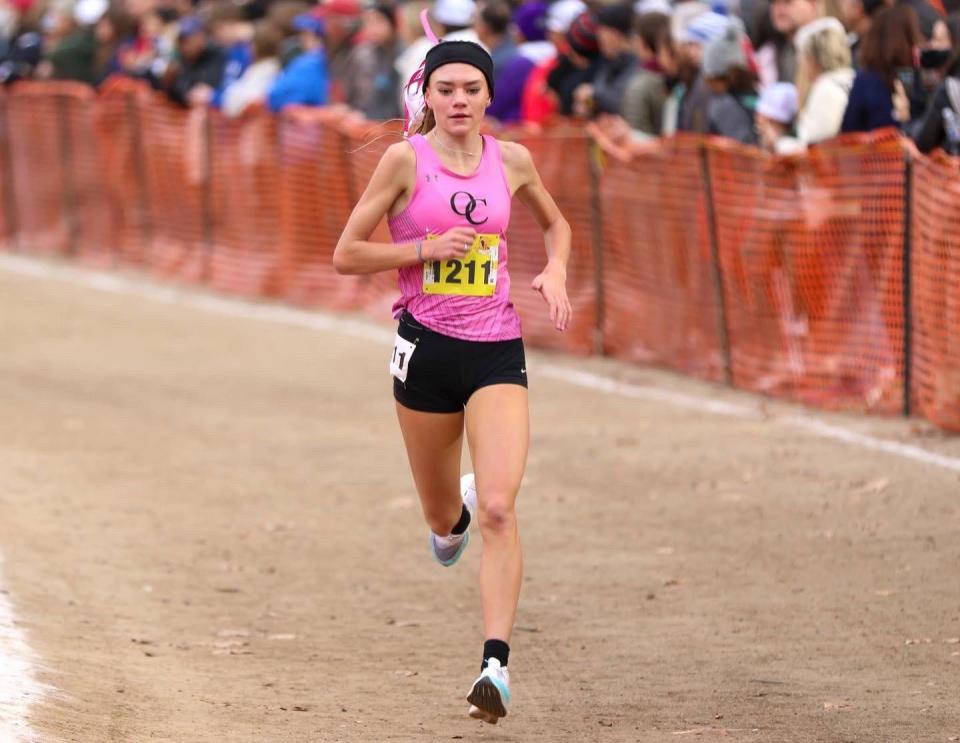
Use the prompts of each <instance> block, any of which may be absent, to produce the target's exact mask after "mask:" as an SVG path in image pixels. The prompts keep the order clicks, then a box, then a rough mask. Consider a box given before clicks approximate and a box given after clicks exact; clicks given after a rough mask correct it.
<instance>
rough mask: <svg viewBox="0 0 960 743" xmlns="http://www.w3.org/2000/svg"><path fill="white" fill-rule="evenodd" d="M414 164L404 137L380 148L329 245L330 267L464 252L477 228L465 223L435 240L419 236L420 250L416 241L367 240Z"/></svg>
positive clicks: (380, 266)
mask: <svg viewBox="0 0 960 743" xmlns="http://www.w3.org/2000/svg"><path fill="white" fill-rule="evenodd" d="M416 168H417V164H416V156H415V155H414V154H413V150H412V149H411V148H410V146H409V145H408V144H407V143H406V142H398V143H397V144H394V145H391V146H390V147H389V148H388V149H387V151H386V152H384V153H383V157H382V158H380V162H379V163H378V164H377V168H376V170H374V172H373V175H372V176H371V177H370V182H369V183H368V184H367V188H366V190H365V191H364V192H363V195H362V196H361V197H360V200H359V201H358V202H357V205H356V206H355V207H354V208H353V212H352V213H351V214H350V218H349V219H348V220H347V224H346V225H345V226H344V228H343V232H342V233H341V234H340V240H339V241H338V242H337V247H336V248H335V249H334V251H333V267H334V268H335V269H336V270H337V273H343V274H367V273H378V272H380V271H390V270H392V269H395V268H401V267H403V266H414V265H416V264H418V263H421V262H422V261H425V260H446V259H449V258H459V257H462V256H463V254H464V253H466V251H467V248H468V247H469V244H470V243H471V242H473V238H474V235H475V234H476V233H475V231H474V230H473V229H470V228H465V227H455V228H453V229H452V230H448V231H447V232H445V233H444V234H443V235H441V236H439V237H438V238H437V239H436V240H426V239H425V240H423V241H421V243H420V256H418V255H417V243H416V242H409V243H402V244H397V243H392V242H391V243H378V242H370V235H371V234H373V231H374V230H375V229H376V227H377V225H378V224H380V220H381V219H383V218H384V217H385V216H386V215H387V214H389V213H390V210H391V208H392V207H393V205H394V204H395V203H396V201H397V199H399V198H400V197H401V196H403V194H404V193H406V192H407V191H408V190H410V189H411V188H412V187H413V181H414V178H415V174H416Z"/></svg>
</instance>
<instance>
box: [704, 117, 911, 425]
mask: <svg viewBox="0 0 960 743" xmlns="http://www.w3.org/2000/svg"><path fill="white" fill-rule="evenodd" d="M708 151H709V163H710V177H711V182H712V187H713V197H714V204H715V211H716V219H717V236H718V243H719V252H720V267H721V272H722V277H723V286H724V297H725V311H726V317H727V328H728V333H729V343H730V350H731V366H732V377H733V383H734V385H735V386H737V387H741V388H744V389H749V390H755V391H758V392H764V393H768V394H774V395H776V396H778V397H785V398H788V399H794V400H799V401H802V402H805V403H808V404H813V405H817V406H822V407H828V408H839V407H842V408H859V409H868V410H876V411H882V412H888V413H894V412H897V411H899V410H900V409H901V408H902V405H903V359H904V333H903V273H902V271H903V198H904V188H903V185H904V155H903V149H902V146H901V145H900V143H899V140H898V139H897V138H895V137H892V136H889V135H880V136H875V137H871V138H861V139H857V140H845V141H837V142H832V143H830V144H825V145H823V146H821V147H818V148H815V149H813V150H811V152H810V154H809V155H808V156H806V157H804V158H801V159H796V160H793V161H783V160H777V159H774V158H770V157H768V156H765V155H763V154H762V153H760V152H759V151H758V150H756V149H751V148H747V147H742V146H739V145H734V144H730V143H723V144H720V143H711V144H709V145H708Z"/></svg>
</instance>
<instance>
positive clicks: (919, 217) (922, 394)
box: [911, 155, 960, 431]
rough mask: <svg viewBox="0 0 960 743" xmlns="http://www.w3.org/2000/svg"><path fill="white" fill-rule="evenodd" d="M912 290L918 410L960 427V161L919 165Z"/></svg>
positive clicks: (940, 423) (940, 158) (943, 159)
mask: <svg viewBox="0 0 960 743" xmlns="http://www.w3.org/2000/svg"><path fill="white" fill-rule="evenodd" d="M912 224H913V235H912V237H913V240H912V260H911V266H912V279H913V281H912V287H913V289H912V293H913V302H912V306H913V311H912V312H911V317H912V327H913V349H914V351H913V378H912V382H913V384H912V391H913V400H914V405H915V408H914V409H915V411H916V412H917V413H921V414H923V415H924V416H926V417H927V418H929V419H930V420H931V421H933V422H934V423H936V424H937V425H938V426H942V427H943V428H947V429H950V430H952V431H960V164H958V161H957V160H955V159H952V158H948V157H946V156H943V155H940V156H938V157H935V158H924V157H918V158H917V159H916V160H915V162H914V164H913V222H912Z"/></svg>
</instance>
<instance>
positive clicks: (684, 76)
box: [663, 6, 733, 135]
mask: <svg viewBox="0 0 960 743" xmlns="http://www.w3.org/2000/svg"><path fill="white" fill-rule="evenodd" d="M681 7H682V6H681ZM673 20H674V21H676V17H674V19H673ZM731 22H733V21H731V19H730V18H728V17H727V16H723V15H720V14H719V13H715V12H713V11H711V10H698V11H697V12H696V13H691V14H690V15H689V17H688V18H686V19H685V20H684V22H683V23H682V24H677V23H675V22H674V23H672V27H671V32H672V33H673V36H674V44H675V47H676V59H677V73H676V77H677V82H676V84H675V85H674V86H673V88H672V89H671V91H670V97H669V98H668V99H667V100H666V102H665V103H664V112H663V133H664V134H667V135H669V134H673V133H674V132H676V131H685V132H696V133H698V134H707V133H708V132H709V130H710V126H709V122H708V120H707V106H708V103H709V100H710V90H709V88H708V86H707V82H706V78H705V77H704V76H703V74H702V71H701V67H702V66H703V51H704V47H705V46H706V45H707V44H709V43H710V42H712V41H714V40H716V39H719V38H720V37H721V36H722V35H723V33H724V31H725V30H726V28H727V26H728V25H729V24H730V23H731Z"/></svg>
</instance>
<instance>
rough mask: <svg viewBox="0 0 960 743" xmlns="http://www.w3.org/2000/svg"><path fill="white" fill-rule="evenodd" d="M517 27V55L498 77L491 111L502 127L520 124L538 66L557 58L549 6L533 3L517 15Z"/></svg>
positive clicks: (518, 9) (514, 21) (517, 10)
mask: <svg viewBox="0 0 960 743" xmlns="http://www.w3.org/2000/svg"><path fill="white" fill-rule="evenodd" d="M513 26H514V33H515V41H516V42H517V53H516V55H515V56H514V57H513V59H511V60H509V61H508V62H507V63H506V64H505V65H504V66H503V70H502V71H501V72H500V73H499V74H498V75H497V79H496V85H497V97H496V99H495V100H494V102H493V103H492V104H491V105H490V109H489V110H488V111H487V113H488V114H489V116H490V117H491V118H494V119H496V120H497V121H499V122H500V123H502V124H506V123H510V122H515V121H520V120H521V114H522V105H523V91H524V88H525V87H526V84H527V79H528V78H529V77H530V74H531V73H532V72H533V70H534V68H535V67H537V65H540V64H543V63H545V62H547V61H549V60H551V59H553V57H554V56H555V55H556V53H557V50H556V49H555V48H554V46H553V44H551V43H550V42H549V41H547V4H546V3H544V2H540V0H532V1H530V2H525V3H523V4H522V5H520V6H519V7H518V8H517V9H516V10H515V11H514V12H513Z"/></svg>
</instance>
